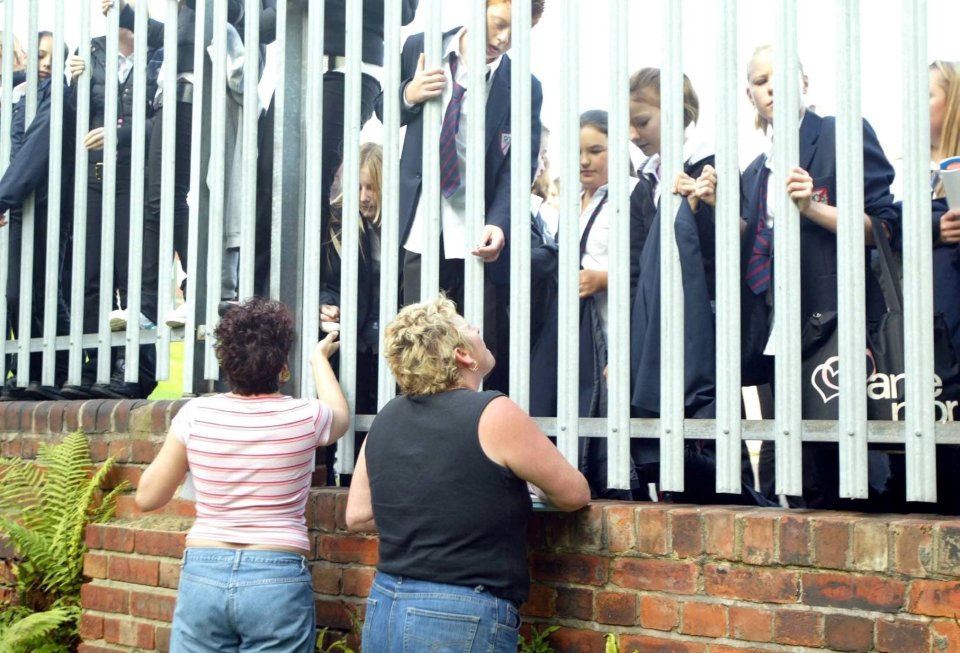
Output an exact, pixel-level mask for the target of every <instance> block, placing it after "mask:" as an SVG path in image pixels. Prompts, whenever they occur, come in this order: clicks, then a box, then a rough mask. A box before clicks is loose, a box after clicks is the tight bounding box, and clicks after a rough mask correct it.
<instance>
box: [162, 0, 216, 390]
mask: <svg viewBox="0 0 960 653" xmlns="http://www.w3.org/2000/svg"><path fill="white" fill-rule="evenodd" d="M207 9H208V7H207V3H206V2H198V3H197V5H196V10H195V13H194V22H195V24H194V42H193V106H192V110H193V114H192V116H191V123H190V124H191V137H190V142H191V143H192V145H191V148H190V196H191V197H192V198H193V199H194V201H192V202H190V217H189V219H188V222H187V269H186V273H187V297H186V301H187V320H186V323H185V324H184V338H183V361H184V365H183V392H184V394H194V392H198V391H201V390H200V389H199V388H195V387H194V382H195V381H200V378H201V377H200V374H198V372H197V370H198V368H200V367H205V365H201V364H200V362H199V361H200V358H201V357H200V356H198V355H197V352H196V348H197V341H198V340H201V339H202V340H205V341H207V342H204V353H203V354H202V356H203V358H204V362H205V358H206V354H205V350H206V349H207V348H209V347H208V345H209V342H208V341H209V338H210V337H211V336H212V334H210V333H208V331H212V329H213V325H212V324H210V323H209V322H208V321H207V312H206V310H204V313H203V322H205V323H206V324H203V326H202V328H203V330H204V332H203V333H202V334H201V333H199V329H198V324H197V322H198V319H197V318H198V316H199V311H200V310H201V309H203V308H204V303H205V302H204V301H199V300H200V299H201V298H200V295H201V294H202V295H203V297H204V298H206V295H207V293H206V291H203V290H201V287H203V286H204V285H205V284H203V283H201V279H200V273H201V270H202V269H206V267H207V266H209V265H210V264H209V263H205V264H204V265H201V263H200V261H199V253H200V250H201V247H200V240H201V237H202V236H201V230H200V220H201V215H203V218H204V225H206V224H207V223H208V222H209V220H210V216H209V214H208V213H207V212H206V211H203V212H202V213H201V209H202V208H208V207H209V198H210V196H209V193H208V192H206V191H205V190H204V188H203V185H204V177H203V171H204V170H205V169H206V166H205V165H204V156H205V155H206V154H207V153H208V151H207V149H208V148H207V146H206V145H207V144H208V143H209V142H210V141H209V140H205V139H204V133H205V130H204V115H203V113H204V108H205V107H207V106H208V104H207V103H208V101H209V100H208V98H209V93H208V92H207V91H208V89H207V88H206V87H207V85H208V82H207V80H206V78H207V75H208V70H209V68H208V67H207V65H206V60H207V52H206V47H205V44H206V35H207V32H208V24H209V22H210V17H209V16H208V12H207ZM168 17H169V10H168ZM166 51H167V50H166V48H164V52H166ZM167 74H168V75H169V73H167ZM174 88H176V86H174ZM171 91H172V89H167V90H165V91H164V92H165V93H170V92H171ZM174 96H175V93H174ZM174 101H175V98H174ZM169 103H170V99H169V95H168V96H167V98H166V99H165V101H164V111H163V112H164V114H166V112H167V107H166V105H167V104H169ZM164 121H165V122H164V124H163V129H164V143H163V147H164V157H166V156H171V157H172V156H173V155H174V149H175V147H174V146H173V145H170V142H168V141H167V140H166V139H167V138H169V136H168V134H169V133H170V132H172V131H174V130H172V129H167V127H168V126H170V125H175V124H176V123H175V119H169V121H168V119H167V117H166V116H164ZM208 138H209V137H208ZM168 146H169V147H168ZM164 165H165V168H164V171H163V178H164V179H168V178H169V179H170V184H171V189H167V190H166V191H165V192H164V197H165V198H167V201H168V204H167V205H165V206H169V208H167V209H166V210H164V209H163V207H161V216H162V217H161V225H162V224H163V220H169V221H170V222H171V223H172V222H173V206H172V201H173V191H172V183H173V174H174V173H173V172H171V170H175V163H169V162H167V160H166V159H164ZM161 228H162V227H161ZM171 229H172V226H171ZM205 237H206V238H209V237H210V236H209V234H207V235H205ZM171 239H172V236H171ZM171 249H172V247H171Z"/></svg>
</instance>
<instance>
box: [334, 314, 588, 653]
mask: <svg viewBox="0 0 960 653" xmlns="http://www.w3.org/2000/svg"><path fill="white" fill-rule="evenodd" d="M384 356H385V357H386V359H387V362H388V364H389V365H390V368H391V370H392V371H393V374H394V376H395V377H396V379H397V384H398V385H399V387H400V392H401V395H400V396H398V397H397V398H395V399H394V400H393V401H391V402H390V403H389V404H387V405H386V406H385V407H384V408H383V409H382V410H381V411H380V413H379V414H378V415H377V417H376V419H375V420H374V421H373V424H372V425H371V427H370V432H369V434H368V435H367V439H366V441H365V442H364V444H363V447H362V449H361V451H360V457H359V459H358V461H357V466H356V469H355V471H354V476H353V483H352V485H351V487H350V496H349V499H348V500H347V512H346V518H347V526H348V528H350V529H351V530H376V531H378V532H379V534H380V558H379V562H378V563H377V575H376V577H375V578H374V581H373V587H372V588H371V590H370V596H369V599H368V601H367V612H366V619H365V621H364V625H363V645H364V648H365V649H366V650H371V651H379V652H381V653H390V652H392V651H409V650H434V649H433V648H431V645H435V644H437V643H438V642H442V643H443V644H444V650H454V649H455V650H458V651H460V650H462V651H481V650H482V651H496V652H498V653H500V652H504V653H506V652H508V651H509V652H511V653H512V652H513V651H516V649H517V630H518V628H519V626H520V615H519V612H518V610H519V607H520V604H521V603H522V602H523V601H525V600H526V598H527V592H528V589H529V584H530V577H529V574H528V571H527V556H526V530H527V528H526V527H527V519H528V517H529V515H530V509H531V502H530V495H529V492H528V485H527V484H528V483H530V484H531V485H533V486H535V487H536V488H539V490H538V491H539V492H540V493H541V494H542V496H543V497H544V498H545V499H546V500H548V501H549V502H550V503H552V504H553V505H554V506H555V507H556V508H557V509H559V510H564V511H572V510H577V509H579V508H581V507H583V506H584V505H585V504H586V503H587V502H588V501H589V500H590V490H589V488H588V486H587V482H586V479H584V477H583V475H582V474H580V472H578V471H577V470H576V469H575V468H574V467H572V466H571V465H570V464H569V463H567V461H566V460H564V458H563V456H561V455H560V453H559V451H557V449H556V448H555V447H554V446H553V445H552V444H551V443H550V441H549V440H548V439H547V437H546V436H545V435H544V434H543V432H541V431H540V429H539V428H538V427H537V425H536V423H534V421H533V420H532V419H530V417H528V416H527V414H526V413H524V412H523V410H521V409H520V408H519V407H518V406H517V405H516V404H515V403H513V402H512V401H511V400H510V399H509V398H508V397H506V396H504V395H502V394H501V393H499V392H495V391H480V384H481V382H482V381H483V378H484V377H485V376H486V375H488V374H489V373H490V371H491V370H492V369H493V366H494V363H495V361H494V358H493V355H492V354H491V353H490V351H489V350H488V349H487V347H486V345H485V344H484V342H483V338H482V337H481V335H480V331H479V330H478V329H477V328H476V327H473V326H470V325H469V324H467V322H466V321H465V320H464V319H463V318H462V317H461V316H459V315H457V313H456V309H455V307H454V304H453V302H452V301H450V300H449V299H446V298H445V297H443V296H442V295H441V296H440V297H438V298H437V299H434V300H433V301H429V302H423V303H420V304H413V305H410V306H407V307H406V308H404V309H403V310H402V311H400V313H399V315H397V317H396V319H395V320H394V321H393V322H391V323H390V325H389V326H387V328H386V330H385V333H384ZM467 622H469V623H470V627H469V628H466V627H456V626H457V625H458V624H465V623H467ZM452 626H454V627H452Z"/></svg>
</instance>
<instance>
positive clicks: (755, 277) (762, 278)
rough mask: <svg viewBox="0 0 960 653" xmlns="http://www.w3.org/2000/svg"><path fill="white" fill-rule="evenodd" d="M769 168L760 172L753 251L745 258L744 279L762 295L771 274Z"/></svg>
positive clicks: (754, 290)
mask: <svg viewBox="0 0 960 653" xmlns="http://www.w3.org/2000/svg"><path fill="white" fill-rule="evenodd" d="M769 177H770V169H769V168H767V167H766V166H764V167H763V170H762V171H761V173H760V206H759V207H757V211H758V213H759V219H758V220H757V233H756V237H755V238H754V240H753V251H752V252H751V253H750V258H749V259H748V260H747V273H746V276H745V277H744V280H745V281H746V282H747V286H748V287H749V288H750V290H752V291H753V292H754V293H756V294H758V295H762V294H763V293H765V292H766V291H767V289H768V288H769V287H770V280H771V279H772V276H773V229H772V228H770V227H767V226H766V223H767V179H768V178H769Z"/></svg>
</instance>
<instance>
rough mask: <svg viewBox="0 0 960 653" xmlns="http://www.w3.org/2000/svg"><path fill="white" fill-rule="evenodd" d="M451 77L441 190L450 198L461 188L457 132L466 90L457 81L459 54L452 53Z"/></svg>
mask: <svg viewBox="0 0 960 653" xmlns="http://www.w3.org/2000/svg"><path fill="white" fill-rule="evenodd" d="M450 79H451V81H452V82H453V95H452V96H451V97H450V103H449V104H448V105H447V111H446V113H444V114H443V125H441V127H440V192H441V193H443V196H444V197H446V198H450V197H451V196H452V195H453V194H454V193H456V192H457V190H458V189H459V188H460V157H459V156H458V155H457V132H459V131H460V106H461V105H462V104H463V94H464V93H465V92H466V89H464V88H463V87H462V86H461V85H460V84H458V83H457V55H455V54H452V53H451V54H450Z"/></svg>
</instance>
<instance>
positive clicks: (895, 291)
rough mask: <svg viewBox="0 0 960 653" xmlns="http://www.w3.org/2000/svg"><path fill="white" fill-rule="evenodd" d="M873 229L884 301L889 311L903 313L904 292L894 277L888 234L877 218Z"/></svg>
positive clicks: (871, 219) (874, 219)
mask: <svg viewBox="0 0 960 653" xmlns="http://www.w3.org/2000/svg"><path fill="white" fill-rule="evenodd" d="M870 226H871V227H872V229H873V245H874V247H876V248H877V253H878V254H879V256H878V258H879V260H880V274H879V275H878V281H879V282H880V289H881V290H882V291H883V299H884V301H885V302H886V303H887V310H888V311H890V312H892V313H903V290H902V289H901V288H900V285H899V284H898V283H897V280H896V278H895V277H894V275H893V250H892V249H891V248H890V241H889V240H887V233H886V231H884V230H883V223H882V222H880V220H878V219H877V218H870Z"/></svg>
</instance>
